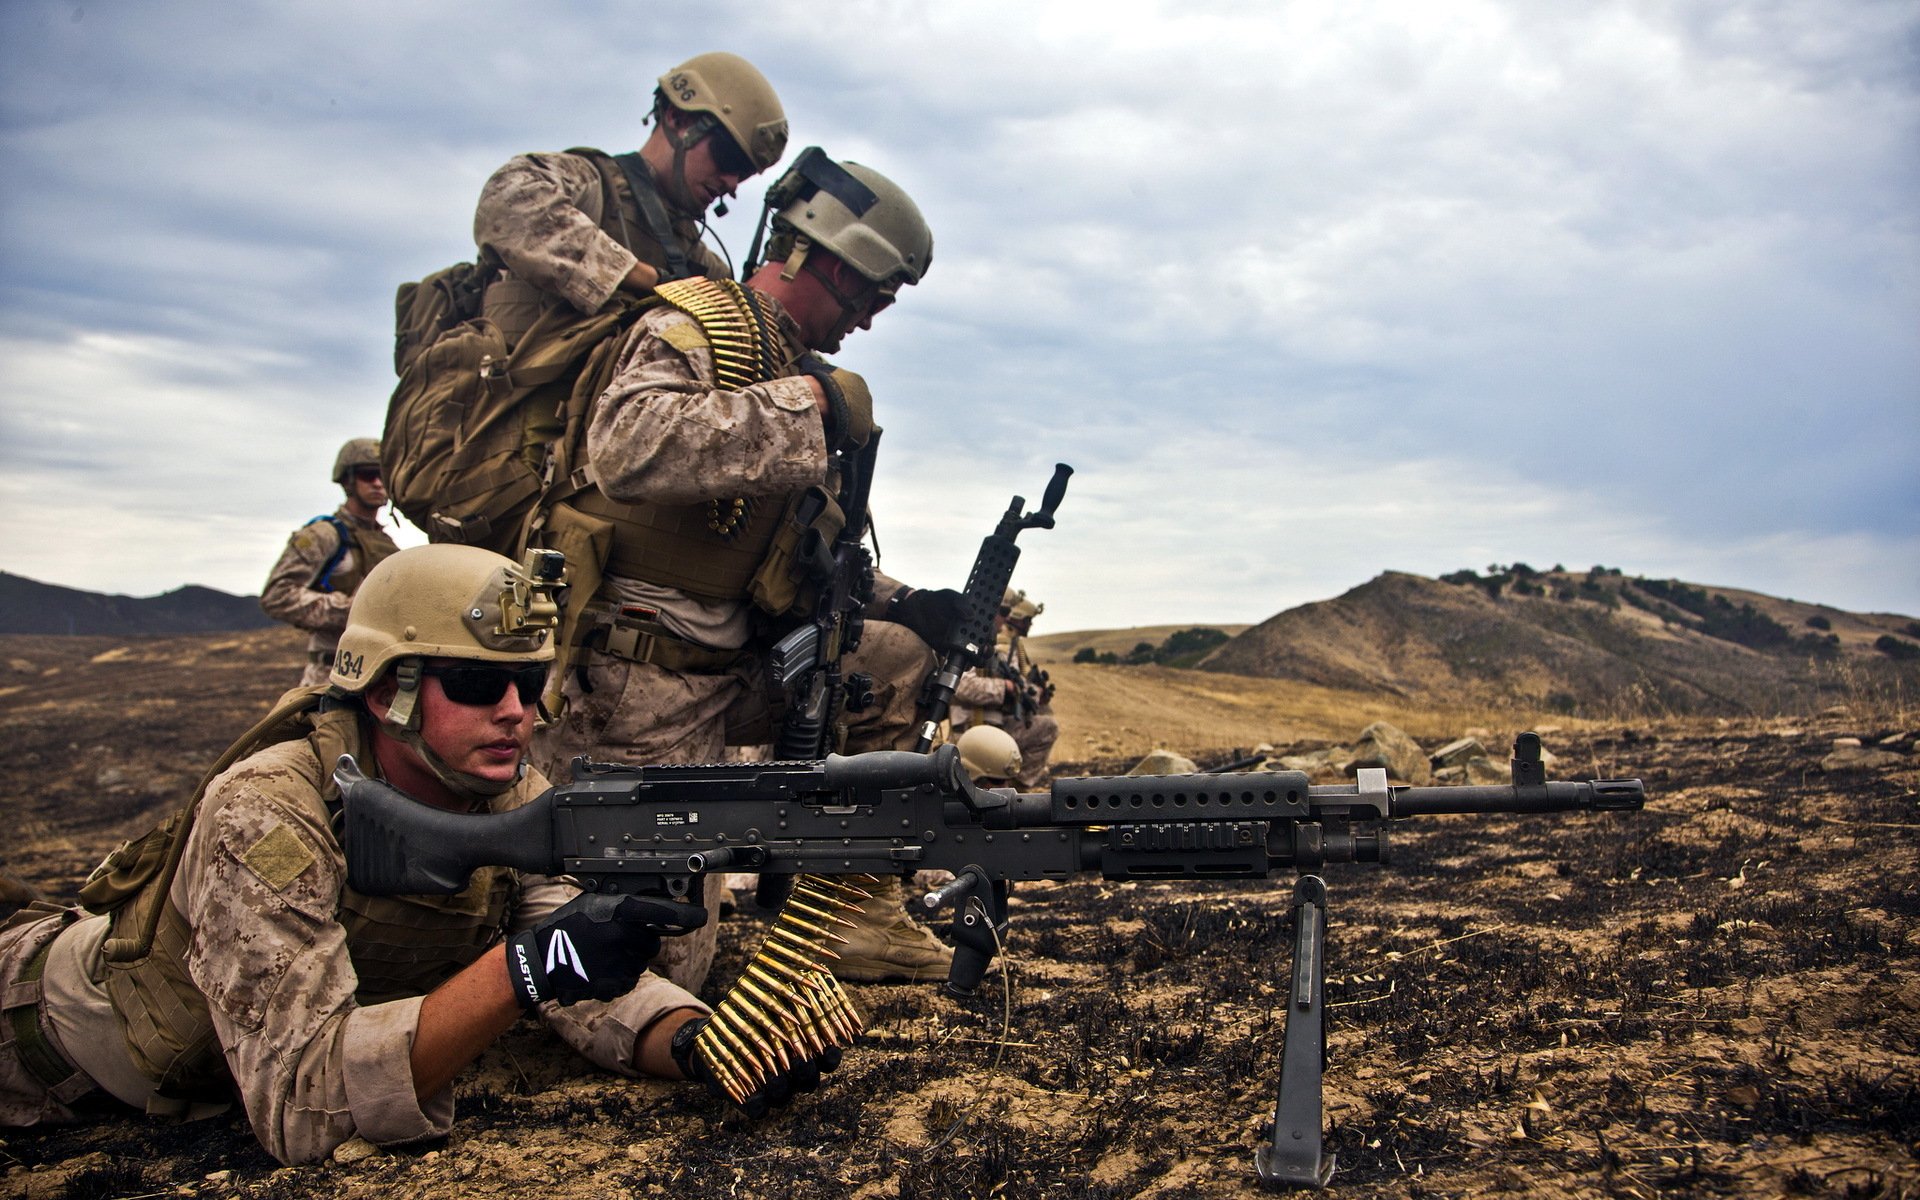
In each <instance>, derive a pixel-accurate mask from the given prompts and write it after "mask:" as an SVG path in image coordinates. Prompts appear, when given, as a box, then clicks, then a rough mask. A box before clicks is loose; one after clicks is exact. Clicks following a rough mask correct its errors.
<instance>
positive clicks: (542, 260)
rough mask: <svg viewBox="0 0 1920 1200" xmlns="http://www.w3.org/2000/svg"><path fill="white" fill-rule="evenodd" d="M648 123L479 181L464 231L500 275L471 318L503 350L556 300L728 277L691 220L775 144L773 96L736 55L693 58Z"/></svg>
mask: <svg viewBox="0 0 1920 1200" xmlns="http://www.w3.org/2000/svg"><path fill="white" fill-rule="evenodd" d="M652 121H653V131H652V132H651V133H650V134H649V135H648V136H647V140H646V141H645V143H643V144H642V145H641V147H640V149H639V150H638V151H636V152H634V153H631V154H621V155H608V154H606V153H603V152H602V151H599V150H593V149H586V148H580V149H575V150H569V151H566V152H565V153H560V154H523V155H521V156H519V157H517V158H515V159H513V160H512V161H510V162H508V163H507V164H506V165H505V166H503V167H501V168H500V169H499V170H498V171H496V172H494V174H493V177H492V178H491V179H489V180H488V181H487V184H486V187H485V188H484V189H483V190H482V191H481V193H480V204H479V208H478V209H477V210H476V211H475V213H474V219H473V237H474V241H475V242H477V243H478V244H479V246H480V248H481V250H482V252H483V256H491V258H493V259H495V260H497V261H498V262H500V263H502V264H504V266H505V271H504V273H503V274H502V275H501V276H500V277H499V278H498V279H497V280H496V281H495V282H494V283H492V284H491V285H490V286H489V287H488V289H487V292H486V298H485V301H484V305H483V308H482V312H483V313H484V315H485V316H486V317H487V318H488V319H490V320H492V321H493V322H494V323H495V324H496V325H498V326H499V327H500V330H501V332H502V334H504V335H505V337H506V341H507V345H508V346H509V347H512V346H513V345H514V344H515V343H516V342H517V341H518V340H519V337H520V335H521V334H523V333H525V332H526V330H527V329H528V328H529V327H531V326H532V324H533V322H534V320H535V319H536V318H537V317H538V316H539V315H540V313H541V312H542V311H543V310H544V309H545V308H547V307H549V306H552V305H555V304H565V305H569V306H571V307H572V308H573V309H575V310H578V311H579V312H581V313H591V312H595V311H597V310H599V309H600V308H601V306H603V305H604V304H606V302H607V301H608V299H609V298H611V297H612V296H613V294H614V293H615V292H616V291H619V290H621V289H625V290H627V291H630V292H635V293H641V294H644V293H646V292H647V291H649V290H651V289H652V287H653V285H654V284H655V283H658V282H659V281H661V280H665V279H683V278H686V277H687V276H690V275H714V276H726V275H729V274H731V271H730V270H729V268H728V267H727V265H726V263H725V261H724V260H723V259H721V258H720V257H719V256H718V255H716V254H715V253H714V252H713V251H712V250H710V249H709V248H708V247H707V246H706V245H705V244H704V243H702V242H701V240H700V232H701V227H702V223H703V222H704V220H705V217H706V213H707V210H708V209H709V208H711V207H715V206H716V205H717V206H718V209H717V211H718V212H719V213H720V214H721V215H724V214H725V213H726V204H725V201H726V200H727V198H729V197H731V196H732V195H733V194H734V190H735V189H736V188H738V187H739V186H740V184H741V182H742V181H743V180H745V179H748V178H749V177H751V176H754V175H757V174H759V173H760V172H762V171H764V170H766V169H767V168H768V167H771V166H772V165H773V164H774V163H776V162H778V161H779V160H780V156H781V155H782V154H783V153H784V152H785V151H786V146H787V117H786V112H785V111H784V110H783V109H782V108H781V106H780V98H779V96H777V95H775V94H774V90H773V86H772V85H771V84H769V83H768V82H767V80H766V77H765V76H763V75H761V74H760V72H759V71H758V70H756V69H754V66H753V64H751V63H749V62H747V60H745V59H743V58H741V57H739V56H738V55H733V54H725V53H711V54H700V55H696V56H695V57H693V58H690V59H688V60H687V61H686V62H684V63H681V64H680V65H679V66H677V67H675V68H673V69H672V70H670V71H668V72H667V73H666V74H664V75H662V76H661V77H660V81H659V87H658V88H657V89H656V90H655V92H654V103H653V114H652Z"/></svg>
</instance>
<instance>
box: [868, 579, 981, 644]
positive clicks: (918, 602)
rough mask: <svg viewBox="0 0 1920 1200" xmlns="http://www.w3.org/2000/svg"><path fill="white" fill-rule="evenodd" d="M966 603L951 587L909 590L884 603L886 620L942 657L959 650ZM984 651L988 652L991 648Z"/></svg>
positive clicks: (963, 597) (965, 599) (964, 598)
mask: <svg viewBox="0 0 1920 1200" xmlns="http://www.w3.org/2000/svg"><path fill="white" fill-rule="evenodd" d="M966 604H967V598H966V597H965V596H963V595H961V594H960V593H959V592H956V591H954V590H953V589H952V588H936V589H934V590H933V591H927V590H925V589H923V588H909V589H906V590H903V591H902V592H900V593H899V594H898V595H896V596H895V597H894V598H893V599H892V600H891V601H889V602H888V603H887V620H889V621H892V622H894V623H896V624H899V625H905V626H906V627H907V628H908V629H911V630H913V632H915V633H916V634H919V635H920V640H921V641H923V642H925V643H926V644H927V645H929V646H932V647H933V648H934V649H935V650H937V651H939V652H941V653H943V654H944V653H946V652H947V651H948V650H956V649H958V648H959V644H960V626H961V623H962V621H963V620H964V618H965V617H966ZM987 650H988V652H989V653H991V651H992V647H991V646H988V647H987Z"/></svg>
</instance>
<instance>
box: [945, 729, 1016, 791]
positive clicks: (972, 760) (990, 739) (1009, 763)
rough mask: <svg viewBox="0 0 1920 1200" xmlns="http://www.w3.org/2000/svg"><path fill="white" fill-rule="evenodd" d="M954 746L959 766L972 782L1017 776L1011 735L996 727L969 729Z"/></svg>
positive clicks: (1014, 750) (1014, 748)
mask: <svg viewBox="0 0 1920 1200" xmlns="http://www.w3.org/2000/svg"><path fill="white" fill-rule="evenodd" d="M956 745H958V746H959V747H960V765H961V766H963V767H965V768H966V769H967V778H969V779H971V780H973V781H974V782H975V783H978V782H980V781H981V780H982V779H1018V778H1019V777H1020V747H1019V746H1017V745H1015V744H1014V740H1013V735H1012V734H1010V733H1008V732H1007V731H1006V730H1004V729H1002V728H1000V727H999V726H998V725H973V726H970V727H969V728H968V729H967V731H966V732H965V733H963V734H961V735H960V740H959V742H957V743H956Z"/></svg>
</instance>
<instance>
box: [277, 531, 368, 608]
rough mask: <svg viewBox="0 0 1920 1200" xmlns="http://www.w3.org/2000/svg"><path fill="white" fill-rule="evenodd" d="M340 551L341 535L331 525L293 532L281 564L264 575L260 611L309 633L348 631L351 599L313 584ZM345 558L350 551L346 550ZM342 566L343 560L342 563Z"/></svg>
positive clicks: (283, 552) (281, 557)
mask: <svg viewBox="0 0 1920 1200" xmlns="http://www.w3.org/2000/svg"><path fill="white" fill-rule="evenodd" d="M339 547H340V531H339V530H337V529H335V528H334V527H333V523H332V522H330V521H315V522H314V523H313V524H311V525H303V526H301V527H300V528H299V529H296V530H294V533H293V536H292V537H290V538H288V539H287V548H286V549H285V550H283V551H281V553H280V561H278V562H276V563H274V564H273V570H272V571H269V572H268V573H267V582H266V585H265V586H263V587H262V588H261V589H260V608H261V610H262V611H264V612H265V613H266V614H267V615H268V616H270V617H272V618H273V619H274V620H276V621H285V622H286V623H287V624H289V625H292V626H293V627H294V628H296V629H305V630H307V631H308V632H317V633H339V632H340V631H341V630H343V629H345V628H346V627H347V606H348V605H350V604H352V603H353V598H352V597H351V596H346V595H343V594H341V593H339V592H323V591H320V590H319V589H318V588H315V587H314V586H312V585H313V581H314V580H315V579H316V578H317V577H318V576H319V574H320V569H321V568H322V567H324V566H326V565H327V560H328V559H329V558H331V557H333V552H334V551H335V550H337V549H339ZM347 553H348V555H352V553H353V551H352V550H348V551H347ZM342 561H343V563H344V560H342Z"/></svg>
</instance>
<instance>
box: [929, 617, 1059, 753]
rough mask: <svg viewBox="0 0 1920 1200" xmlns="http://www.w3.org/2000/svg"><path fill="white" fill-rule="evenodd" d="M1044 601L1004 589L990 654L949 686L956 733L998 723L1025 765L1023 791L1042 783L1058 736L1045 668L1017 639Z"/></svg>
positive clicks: (1030, 629) (997, 725) (1057, 724)
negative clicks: (989, 659) (981, 664)
mask: <svg viewBox="0 0 1920 1200" xmlns="http://www.w3.org/2000/svg"><path fill="white" fill-rule="evenodd" d="M1045 607H1046V606H1045V605H1042V604H1036V603H1034V602H1033V601H1032V600H1029V599H1028V598H1027V594H1026V593H1025V592H1022V591H1018V590H1016V589H1014V588H1008V589H1007V591H1006V595H1005V596H1003V597H1002V598H1001V602H1000V611H999V612H998V613H996V614H995V615H994V632H995V644H994V657H993V662H992V664H991V665H990V666H987V667H977V668H974V669H973V670H970V671H968V672H967V673H966V674H964V675H962V676H961V677H960V681H959V683H958V684H956V685H955V687H954V690H953V701H954V702H953V708H952V710H951V712H950V719H951V721H952V724H953V731H954V735H955V737H961V736H964V734H965V733H966V732H967V731H968V730H970V729H974V728H980V727H983V726H984V727H997V728H1000V729H1003V730H1005V731H1006V732H1007V734H1008V735H1009V736H1011V737H1012V739H1013V741H1014V743H1015V744H1016V745H1017V746H1018V747H1019V749H1020V758H1021V761H1022V763H1023V764H1024V765H1023V767H1022V769H1021V772H1020V774H1019V777H1018V778H1017V779H1016V780H1015V782H1016V783H1017V784H1018V785H1019V786H1020V787H1022V788H1025V789H1026V790H1028V791H1033V790H1036V789H1038V788H1040V787H1041V786H1043V785H1044V784H1045V783H1046V779H1047V758H1048V756H1049V755H1051V754H1052V753H1053V743H1054V742H1055V741H1056V740H1057V739H1058V738H1059V736H1060V723H1059V721H1057V720H1055V719H1054V716H1053V685H1052V684H1050V683H1048V682H1047V678H1046V672H1045V671H1042V670H1041V669H1040V668H1039V667H1037V666H1035V665H1034V663H1033V661H1032V659H1031V658H1029V657H1028V655H1027V649H1026V647H1025V645H1023V644H1022V639H1023V638H1024V637H1025V636H1026V635H1027V634H1028V633H1029V632H1031V631H1032V628H1033V619H1034V618H1035V617H1037V616H1039V615H1040V613H1041V612H1042V611H1044V609H1045Z"/></svg>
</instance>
